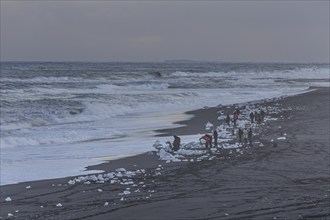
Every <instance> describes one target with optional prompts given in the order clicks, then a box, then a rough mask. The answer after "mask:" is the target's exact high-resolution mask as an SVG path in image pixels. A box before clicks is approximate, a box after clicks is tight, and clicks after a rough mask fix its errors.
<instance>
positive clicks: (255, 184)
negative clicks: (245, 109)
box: [0, 88, 330, 219]
mask: <svg viewBox="0 0 330 220" xmlns="http://www.w3.org/2000/svg"><path fill="white" fill-rule="evenodd" d="M325 101H327V102H325ZM278 103H279V104H280V105H283V106H287V107H291V109H292V107H299V108H297V109H298V110H297V109H296V110H295V111H294V112H293V111H292V110H287V111H283V112H281V113H280V115H277V117H278V120H276V121H269V122H267V123H265V125H264V126H263V127H262V129H261V130H260V135H259V136H256V137H255V139H257V140H259V141H262V142H263V143H264V145H265V147H252V148H244V149H243V150H242V152H243V154H233V155H230V156H226V157H223V158H217V159H215V160H213V161H201V162H192V163H185V162H181V163H166V162H165V161H160V160H158V157H157V156H156V155H154V154H152V155H151V154H148V153H145V154H142V155H137V156H133V157H128V158H122V159H119V160H114V161H109V162H107V163H102V164H99V165H95V166H89V167H87V169H89V170H96V169H100V170H105V173H106V172H113V171H115V170H116V169H117V168H125V169H126V170H141V169H145V170H146V172H145V173H143V175H137V176H135V177H134V178H136V179H137V181H136V182H138V181H140V182H144V184H143V185H145V187H137V188H136V189H135V190H138V189H139V192H136V193H131V194H129V196H127V197H125V196H118V195H119V194H120V193H122V192H123V191H124V190H125V189H127V188H128V187H129V188H134V187H132V186H127V185H125V184H108V183H104V184H94V183H92V184H88V185H87V184H75V185H70V184H68V181H70V180H72V179H73V178H74V177H67V178H61V179H53V180H41V181H32V182H24V183H19V184H12V185H5V186H0V189H1V207H2V208H1V213H0V216H1V217H2V218H3V219H5V218H7V217H8V213H11V214H12V215H13V216H9V217H10V218H17V219H19V218H28V219H29V218H35V219H37V218H40V219H45V218H49V219H54V218H59V219H83V218H88V219H104V218H114V219H168V218H171V219H191V218H200V219H204V218H205V219H210V218H220V217H221V218H227V219H230V218H254V219H264V218H270V217H276V216H278V217H288V218H298V217H299V215H301V216H302V217H304V216H307V217H308V216H309V217H313V216H317V214H316V213H318V215H319V217H320V218H326V217H329V216H330V211H329V206H328V205H327V202H328V201H329V197H330V195H329V191H327V190H328V189H327V186H328V184H327V183H328V181H329V180H330V177H329V175H327V173H328V171H329V160H328V161H326V159H327V158H328V159H329V137H328V136H326V134H329V88H317V89H316V90H315V91H311V92H308V93H304V94H300V95H295V96H290V97H285V98H279V99H273V100H267V101H262V102H261V103H259V105H260V106H266V105H276V104H278ZM242 105H243V106H244V104H242ZM233 109H234V105H232V106H229V108H228V107H227V106H223V107H220V108H217V107H214V108H208V109H200V110H195V111H191V112H187V113H188V114H192V115H193V117H192V118H191V119H190V120H187V121H182V122H178V124H183V125H186V126H183V127H178V128H173V129H164V130H159V131H157V132H159V135H158V136H168V135H172V134H177V135H188V134H198V133H204V132H205V126H204V125H205V124H206V122H207V121H210V122H211V123H214V124H219V123H222V122H221V121H219V120H218V119H217V118H218V116H219V115H218V112H219V111H221V110H224V114H227V111H228V113H232V111H233ZM317 110H319V112H318V113H316V112H317ZM293 113H294V114H293ZM319 114H321V115H323V116H324V117H322V118H319V117H317V116H319ZM284 133H286V134H287V136H286V137H287V139H286V140H284V141H282V140H278V141H277V142H278V147H277V148H274V147H273V143H272V142H271V141H270V140H277V138H278V137H282V136H283V135H284ZM314 145H315V149H314ZM324 153H327V154H326V155H324ZM315 155H316V156H315ZM322 155H323V156H322ZM314 157H315V158H314ZM283 158H284V159H283ZM306 159H307V161H306ZM308 159H309V160H311V161H308ZM317 162H318V163H319V164H317ZM158 168H159V169H160V170H161V172H162V175H156V173H157V171H156V170H157V169H158ZM306 169H307V170H306ZM316 170H317V172H316ZM134 178H133V179H134ZM53 185H54V186H53ZM141 185H142V184H141ZM28 186H30V188H28V189H27V188H26V187H28ZM101 188H102V191H101V192H100V191H98V189H101ZM152 191H153V192H152ZM325 195H327V196H326V197H324V196H325ZM7 197H10V198H11V199H12V201H11V202H5V198H7ZM147 197H148V198H147ZM122 198H124V200H122V201H121V199H122ZM265 198H267V199H265ZM270 201H271V202H270ZM311 201H312V202H311ZM106 202H108V203H109V205H105V204H106ZM58 203H61V204H62V206H56V204H58ZM313 204H314V205H313ZM315 204H316V205H315ZM41 206H43V207H41ZM302 209H305V210H303V211H302ZM17 210H18V212H16V211H17ZM188 210H190V211H189V212H188ZM133 213H135V214H133ZM280 213H283V214H280ZM299 213H301V214H299ZM227 214H228V215H227ZM279 215H282V216H279ZM165 216H166V218H164V217H165ZM207 216H208V217H207Z"/></svg>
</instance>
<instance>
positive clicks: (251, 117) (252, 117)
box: [250, 112, 254, 124]
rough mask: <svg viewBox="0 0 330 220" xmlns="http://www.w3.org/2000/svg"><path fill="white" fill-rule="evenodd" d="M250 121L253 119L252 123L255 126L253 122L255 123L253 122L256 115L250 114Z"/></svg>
mask: <svg viewBox="0 0 330 220" xmlns="http://www.w3.org/2000/svg"><path fill="white" fill-rule="evenodd" d="M250 119H251V123H252V124H253V121H254V120H253V119H254V114H253V112H251V113H250Z"/></svg>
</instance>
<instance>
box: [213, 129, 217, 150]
mask: <svg viewBox="0 0 330 220" xmlns="http://www.w3.org/2000/svg"><path fill="white" fill-rule="evenodd" d="M213 138H214V147H218V132H217V129H215V130H214V131H213Z"/></svg>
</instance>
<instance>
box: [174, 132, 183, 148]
mask: <svg viewBox="0 0 330 220" xmlns="http://www.w3.org/2000/svg"><path fill="white" fill-rule="evenodd" d="M173 137H174V141H173V151H178V150H179V149H180V145H181V139H180V138H179V137H178V136H176V135H174V136H173Z"/></svg>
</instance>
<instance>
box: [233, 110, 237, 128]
mask: <svg viewBox="0 0 330 220" xmlns="http://www.w3.org/2000/svg"><path fill="white" fill-rule="evenodd" d="M233 118H234V127H235V128H236V125H237V120H238V114H237V112H236V111H235V112H234V116H233Z"/></svg>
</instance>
